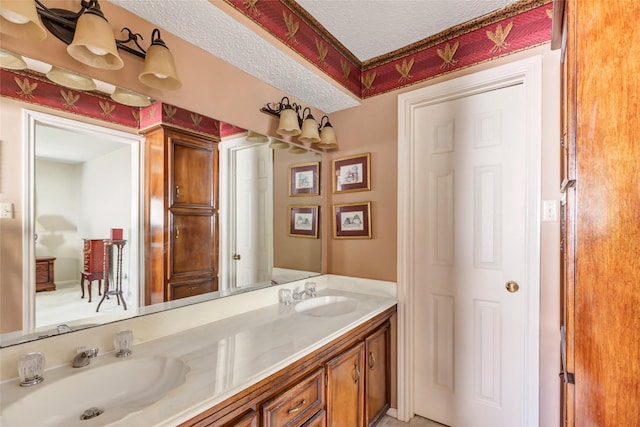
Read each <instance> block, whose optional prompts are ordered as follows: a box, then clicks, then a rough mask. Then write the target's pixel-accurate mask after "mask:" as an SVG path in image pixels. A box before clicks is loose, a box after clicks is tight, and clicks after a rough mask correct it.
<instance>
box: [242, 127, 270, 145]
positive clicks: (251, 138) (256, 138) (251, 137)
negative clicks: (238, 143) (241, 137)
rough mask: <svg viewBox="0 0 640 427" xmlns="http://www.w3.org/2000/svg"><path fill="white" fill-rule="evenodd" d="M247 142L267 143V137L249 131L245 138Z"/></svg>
mask: <svg viewBox="0 0 640 427" xmlns="http://www.w3.org/2000/svg"><path fill="white" fill-rule="evenodd" d="M245 141H247V142H269V137H268V136H266V135H263V134H261V133H258V132H254V131H252V130H250V131H249V132H247V136H246V137H245Z"/></svg>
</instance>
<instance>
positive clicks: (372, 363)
mask: <svg viewBox="0 0 640 427" xmlns="http://www.w3.org/2000/svg"><path fill="white" fill-rule="evenodd" d="M375 364H376V358H375V357H374V355H373V351H370V352H369V369H373V366H374V365H375Z"/></svg>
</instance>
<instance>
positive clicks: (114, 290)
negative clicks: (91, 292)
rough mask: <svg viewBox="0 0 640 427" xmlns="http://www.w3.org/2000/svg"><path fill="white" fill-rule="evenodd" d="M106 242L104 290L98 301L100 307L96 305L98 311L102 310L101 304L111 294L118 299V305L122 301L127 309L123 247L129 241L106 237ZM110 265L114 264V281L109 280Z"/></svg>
mask: <svg viewBox="0 0 640 427" xmlns="http://www.w3.org/2000/svg"><path fill="white" fill-rule="evenodd" d="M103 242H104V258H103V270H104V292H103V293H102V298H101V299H100V302H99V303H98V307H96V313H97V312H98V310H100V306H101V305H102V302H103V301H104V300H105V298H109V295H115V296H116V301H117V302H118V305H120V302H122V306H123V307H124V309H125V310H126V309H127V303H126V302H125V300H124V297H123V296H122V248H124V245H125V244H126V243H127V241H126V240H111V239H105V240H103ZM111 248H114V249H115V250H114V251H113V252H114V253H113V254H112V253H111V252H112V251H111ZM112 255H113V256H114V258H115V259H113V260H111V258H110V257H111V256H112ZM109 266H113V267H114V270H115V271H113V282H114V283H110V282H109Z"/></svg>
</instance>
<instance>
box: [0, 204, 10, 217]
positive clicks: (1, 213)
mask: <svg viewBox="0 0 640 427" xmlns="http://www.w3.org/2000/svg"><path fill="white" fill-rule="evenodd" d="M0 218H2V219H13V203H0Z"/></svg>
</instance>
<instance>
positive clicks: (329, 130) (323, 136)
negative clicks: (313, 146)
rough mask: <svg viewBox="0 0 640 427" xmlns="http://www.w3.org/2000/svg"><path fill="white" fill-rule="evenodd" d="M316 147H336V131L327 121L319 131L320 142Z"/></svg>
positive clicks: (325, 148)
mask: <svg viewBox="0 0 640 427" xmlns="http://www.w3.org/2000/svg"><path fill="white" fill-rule="evenodd" d="M318 148H321V149H323V150H330V149H333V148H338V140H337V139H336V131H335V130H334V129H333V126H331V124H329V123H327V124H326V125H324V127H323V128H322V130H321V131H320V142H319V143H318Z"/></svg>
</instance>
